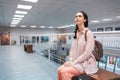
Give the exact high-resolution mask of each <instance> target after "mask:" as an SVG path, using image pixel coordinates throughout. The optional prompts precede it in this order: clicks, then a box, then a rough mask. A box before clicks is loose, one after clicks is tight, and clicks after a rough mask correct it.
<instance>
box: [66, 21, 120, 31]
mask: <svg viewBox="0 0 120 80" xmlns="http://www.w3.org/2000/svg"><path fill="white" fill-rule="evenodd" d="M106 27H113V30H115V27H120V21H112V22H106V23H94V24H89V26H88V28H89V29H91V30H92V29H93V30H94V29H96V30H97V28H106ZM74 31H75V27H73V28H66V29H65V31H64V33H74Z"/></svg>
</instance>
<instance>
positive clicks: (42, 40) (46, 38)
mask: <svg viewBox="0 0 120 80" xmlns="http://www.w3.org/2000/svg"><path fill="white" fill-rule="evenodd" d="M45 42H49V37H48V36H41V43H45Z"/></svg>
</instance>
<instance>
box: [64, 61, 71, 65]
mask: <svg viewBox="0 0 120 80" xmlns="http://www.w3.org/2000/svg"><path fill="white" fill-rule="evenodd" d="M71 63H72V61H67V62H65V63H64V65H65V66H70V64H71Z"/></svg>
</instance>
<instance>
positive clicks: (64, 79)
mask: <svg viewBox="0 0 120 80" xmlns="http://www.w3.org/2000/svg"><path fill="white" fill-rule="evenodd" d="M79 74H81V73H80V72H79V71H78V70H77V69H76V68H74V67H73V66H66V65H64V64H63V65H62V66H60V67H59V68H58V80H72V77H73V76H77V75H79Z"/></svg>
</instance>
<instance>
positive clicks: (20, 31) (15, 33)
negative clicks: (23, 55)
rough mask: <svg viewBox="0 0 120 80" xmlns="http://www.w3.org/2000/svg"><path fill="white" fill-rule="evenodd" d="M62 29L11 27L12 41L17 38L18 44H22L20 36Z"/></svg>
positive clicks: (53, 32) (61, 31)
mask: <svg viewBox="0 0 120 80" xmlns="http://www.w3.org/2000/svg"><path fill="white" fill-rule="evenodd" d="M63 31H64V30H62V29H40V28H11V29H10V42H11V40H16V43H17V45H20V36H26V35H28V36H32V35H33V36H39V35H43V34H57V33H63Z"/></svg>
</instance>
